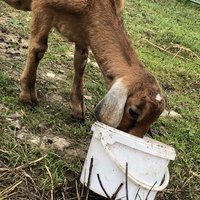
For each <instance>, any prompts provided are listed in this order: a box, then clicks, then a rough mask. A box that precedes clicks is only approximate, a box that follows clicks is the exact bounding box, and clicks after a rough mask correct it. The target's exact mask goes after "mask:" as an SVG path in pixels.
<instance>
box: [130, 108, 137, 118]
mask: <svg viewBox="0 0 200 200" xmlns="http://www.w3.org/2000/svg"><path fill="white" fill-rule="evenodd" d="M129 114H130V115H131V117H133V118H135V119H137V118H138V117H139V113H138V112H136V111H135V110H133V109H132V108H130V109H129Z"/></svg>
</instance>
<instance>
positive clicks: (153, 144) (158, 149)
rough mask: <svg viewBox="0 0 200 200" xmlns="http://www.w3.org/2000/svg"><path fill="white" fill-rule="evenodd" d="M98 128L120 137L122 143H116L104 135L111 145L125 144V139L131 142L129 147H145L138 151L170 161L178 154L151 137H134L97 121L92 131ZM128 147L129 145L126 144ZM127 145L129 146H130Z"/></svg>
mask: <svg viewBox="0 0 200 200" xmlns="http://www.w3.org/2000/svg"><path fill="white" fill-rule="evenodd" d="M96 128H100V129H101V130H105V131H107V132H109V133H110V134H109V136H110V135H112V134H113V135H116V136H118V137H120V141H115V140H112V139H111V140H110V138H111V137H109V136H108V134H104V136H105V137H106V140H107V142H108V143H109V144H113V143H115V142H119V143H123V139H125V140H126V141H128V142H129V145H130V146H132V144H133V143H134V144H136V145H137V147H138V146H143V147H144V146H145V147H146V148H144V149H143V148H139V149H138V150H140V151H143V152H145V153H149V154H152V155H155V156H158V157H162V158H163V157H164V158H165V159H169V160H174V159H175V157H176V152H175V149H174V148H173V147H171V146H169V145H167V144H164V143H162V142H160V141H157V140H154V139H152V138H149V137H143V138H139V137H137V136H134V135H130V134H128V133H126V132H123V131H121V130H118V129H116V128H113V127H111V126H108V125H106V124H103V123H101V122H99V121H96V122H95V123H94V124H93V125H92V128H91V130H92V131H96ZM125 145H127V144H125ZM129 145H127V146H129ZM150 150H151V152H150Z"/></svg>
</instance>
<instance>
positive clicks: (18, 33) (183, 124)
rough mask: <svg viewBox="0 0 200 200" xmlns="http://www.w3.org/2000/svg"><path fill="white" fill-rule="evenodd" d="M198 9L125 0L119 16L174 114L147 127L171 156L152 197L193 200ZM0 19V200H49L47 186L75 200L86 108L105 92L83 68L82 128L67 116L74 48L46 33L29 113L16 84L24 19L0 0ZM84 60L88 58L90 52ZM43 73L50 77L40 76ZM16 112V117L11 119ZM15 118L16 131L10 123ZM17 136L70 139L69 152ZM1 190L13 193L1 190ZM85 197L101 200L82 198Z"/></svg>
mask: <svg viewBox="0 0 200 200" xmlns="http://www.w3.org/2000/svg"><path fill="white" fill-rule="evenodd" d="M199 11H200V6H198V5H195V4H192V3H190V2H189V1H184V0H183V1H176V0H172V1H166V0H161V1H149V0H143V1H141V0H137V1H131V0H127V1H126V4H125V9H124V11H123V17H124V25H125V27H126V29H127V32H128V35H129V38H130V40H131V42H132V44H133V46H134V48H135V49H136V51H137V53H138V55H139V57H140V59H141V60H142V62H143V63H144V65H145V66H146V67H147V68H148V69H149V71H151V72H152V73H153V74H154V75H155V76H156V77H157V78H158V80H159V82H160V84H161V85H162V88H163V90H164V93H165V95H166V98H167V109H168V110H174V111H176V112H178V113H179V114H181V116H182V118H173V117H165V118H162V117H161V118H159V120H157V122H156V123H154V125H153V127H152V128H153V132H154V133H155V134H154V135H155V139H157V140H159V141H161V142H163V143H166V144H168V145H170V146H173V147H174V148H175V150H176V159H175V161H171V162H170V165H169V169H170V182H169V185H168V187H167V188H166V189H165V190H164V191H162V192H159V193H158V195H157V199H159V200H183V199H184V200H198V199H200V131H199V123H200V101H199V99H200V64H199V63H200V59H199V56H200V34H199V33H200V15H199ZM0 21H1V26H0V28H1V29H0V30H1V31H0V39H1V37H2V38H3V40H0V45H1V44H2V45H5V44H6V45H7V46H6V47H5V48H4V46H2V47H3V48H2V49H1V50H0V63H1V66H2V67H1V72H0V200H3V199H27V198H28V197H31V198H32V199H50V197H51V189H52V185H53V192H54V199H76V198H77V192H79V193H81V184H80V183H79V176H80V173H81V170H82V165H83V162H84V159H85V155H86V152H87V149H88V145H89V142H90V139H91V132H90V127H91V125H92V123H94V121H95V118H94V115H93V110H94V107H95V105H96V104H97V103H98V101H99V100H100V99H101V98H102V97H103V96H104V95H105V92H106V90H105V87H104V85H103V79H102V75H101V74H100V71H99V69H97V68H96V67H94V66H92V64H91V63H90V64H88V66H87V69H86V75H85V94H86V96H88V97H89V98H86V100H85V103H86V106H87V112H86V123H85V124H82V123H80V122H79V121H77V120H75V119H73V118H72V117H71V115H70V112H71V105H70V97H69V95H70V88H71V84H72V77H73V61H72V59H70V58H69V57H68V56H67V55H68V54H69V53H70V52H72V53H73V48H74V47H73V45H72V44H69V43H68V44H67V45H66V40H65V39H63V38H62V37H60V36H59V34H57V33H56V32H55V31H52V33H51V35H50V39H49V49H48V51H47V53H46V54H45V57H44V59H43V60H42V62H41V64H40V66H39V69H38V80H37V90H38V96H39V105H38V106H37V107H36V108H35V109H32V108H30V107H27V106H24V105H22V104H20V103H19V102H18V98H17V97H18V93H19V86H18V80H19V77H20V73H21V72H22V69H23V65H24V63H25V59H26V55H27V48H26V47H25V48H21V47H22V45H23V43H22V42H20V41H19V40H18V39H19V38H23V39H25V40H26V41H27V39H28V36H29V30H30V27H29V24H30V23H29V22H30V14H29V13H25V12H20V11H16V10H13V9H11V8H10V7H8V6H5V5H4V4H3V3H2V2H0ZM2 30H4V32H6V36H5V35H4V36H3V35H2V34H1V32H3V31H2ZM9 36H10V37H9ZM4 37H5V38H4ZM16 53H17V54H16ZM90 58H91V59H92V61H93V56H92V54H90ZM49 71H51V72H53V73H54V74H55V75H56V77H58V79H51V78H48V77H47V76H46V73H47V72H49ZM58 97H59V98H58ZM16 112H17V113H18V117H14V118H13V117H12V116H13V114H16ZM17 120H18V121H19V124H20V128H19V129H17V128H16V126H15V125H13V123H15V122H16V121H17ZM21 133H28V134H29V135H35V136H41V137H42V136H44V135H45V134H53V135H56V136H60V137H63V138H65V139H66V140H68V141H70V147H69V148H67V149H65V150H64V151H58V150H53V149H51V148H47V149H45V150H41V149H40V148H39V147H38V146H37V145H36V146H34V147H33V146H30V143H29V142H28V139H27V141H26V140H23V141H22V140H20V139H19V138H18V135H19V134H21ZM49 146H50V144H49ZM45 155H47V156H46V157H43V156H45ZM39 158H42V159H41V160H40V161H37V159H39ZM17 167H18V170H16V168H17ZM20 167H21V168H20ZM3 168H6V169H8V171H5V170H1V169H3ZM50 176H52V180H51V177H50ZM20 181H22V182H20ZM16 183H20V184H19V185H16ZM9 186H13V190H12V191H9V192H8V191H7V190H6V189H8V187H9ZM3 191H4V192H5V193H4V194H3V193H2V192H3ZM89 199H103V198H101V197H98V196H97V195H94V194H92V193H90V198H89Z"/></svg>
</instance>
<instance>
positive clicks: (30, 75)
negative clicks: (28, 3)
mask: <svg viewBox="0 0 200 200" xmlns="http://www.w3.org/2000/svg"><path fill="white" fill-rule="evenodd" d="M50 23H51V21H50V19H49V18H48V16H44V14H43V13H39V14H38V13H35V12H34V13H33V17H32V26H31V36H30V42H29V49H28V57H27V60H26V65H25V68H24V71H23V73H22V75H21V78H20V88H21V93H20V96H19V99H20V101H21V102H22V103H27V104H30V105H35V104H37V92H36V86H35V84H36V74H37V67H38V64H39V62H40V60H41V59H42V57H43V56H44V53H45V51H46V49H47V40H48V34H49V31H50V29H51V25H50Z"/></svg>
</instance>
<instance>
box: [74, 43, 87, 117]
mask: <svg viewBox="0 0 200 200" xmlns="http://www.w3.org/2000/svg"><path fill="white" fill-rule="evenodd" d="M87 58H88V47H82V46H80V45H77V44H76V45H75V53H74V70H75V74H74V80H73V85H72V90H71V103H72V116H73V117H75V118H77V119H80V120H82V121H84V120H85V104H84V91H83V79H84V70H85V66H86V64H87Z"/></svg>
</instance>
